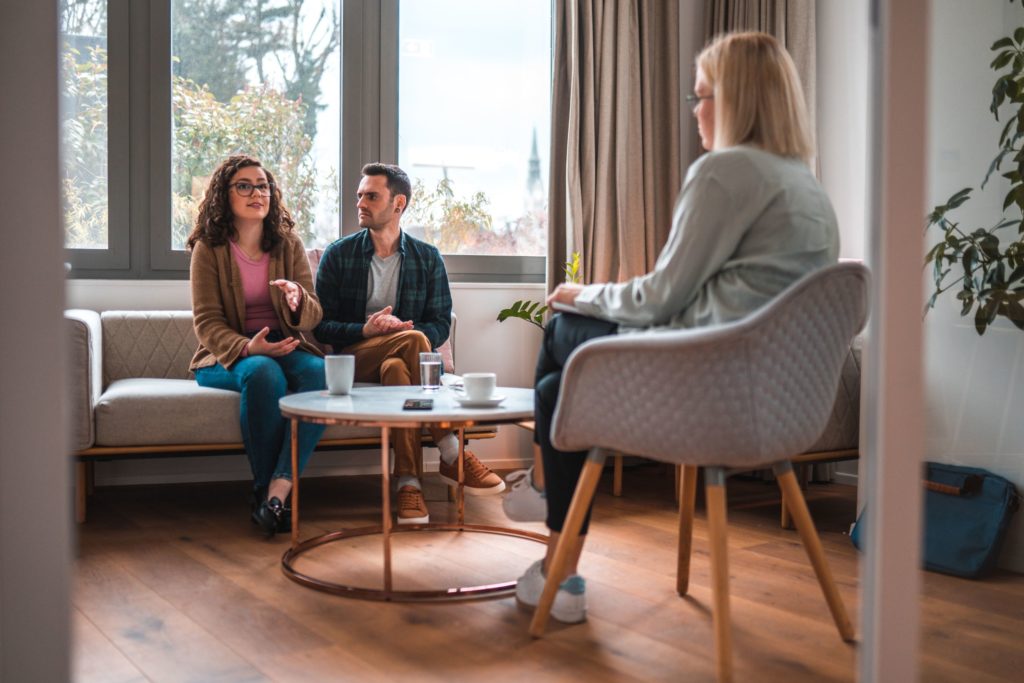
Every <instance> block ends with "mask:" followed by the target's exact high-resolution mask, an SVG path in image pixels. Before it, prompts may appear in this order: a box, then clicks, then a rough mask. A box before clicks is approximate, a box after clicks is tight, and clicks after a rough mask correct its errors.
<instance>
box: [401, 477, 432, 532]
mask: <svg viewBox="0 0 1024 683" xmlns="http://www.w3.org/2000/svg"><path fill="white" fill-rule="evenodd" d="M429 521H430V511H429V510H427V502H426V501H425V500H423V492H422V491H420V490H419V489H418V488H416V487H415V486H403V487H402V488H400V489H398V523H399V524H426V523H427V522H429Z"/></svg>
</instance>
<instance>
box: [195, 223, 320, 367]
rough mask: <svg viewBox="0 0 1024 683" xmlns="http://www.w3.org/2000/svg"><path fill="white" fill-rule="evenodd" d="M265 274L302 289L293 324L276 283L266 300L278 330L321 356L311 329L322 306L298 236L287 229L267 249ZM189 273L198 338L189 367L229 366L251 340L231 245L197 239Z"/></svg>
mask: <svg viewBox="0 0 1024 683" xmlns="http://www.w3.org/2000/svg"><path fill="white" fill-rule="evenodd" d="M268 275H269V278H268V279H269V280H277V279H285V280H291V281H292V282H295V283H297V284H298V285H299V286H300V287H302V303H301V304H299V310H298V312H297V313H298V316H299V321H298V323H297V324H293V322H292V312H291V311H290V310H289V309H288V305H287V304H286V303H285V302H284V294H283V293H282V292H281V291H280V290H279V289H278V288H277V287H271V288H270V299H271V302H272V303H273V305H274V311H275V312H276V313H277V321H278V323H279V324H280V329H281V332H282V333H283V334H284V335H285V336H291V337H296V338H298V339H299V340H300V343H299V348H300V349H302V350H303V351H308V352H309V353H312V354H316V355H317V356H322V355H324V354H323V352H322V351H321V350H320V349H319V348H318V347H317V346H316V344H315V343H314V342H313V335H312V332H311V331H312V329H313V328H314V327H316V326H317V323H319V322H320V318H322V317H323V309H321V308H320V300H319V299H317V298H316V293H315V292H314V289H313V277H312V274H311V273H310V270H309V261H308V260H307V259H306V250H305V248H303V246H302V240H301V239H299V237H298V235H295V234H294V233H289V235H288V237H287V238H285V240H284V241H283V242H282V243H281V244H280V245H278V247H277V248H276V249H275V250H274V251H273V252H271V254H270V268H269V273H268ZM189 276H190V279H191V284H192V319H193V325H194V326H195V330H196V337H198V338H199V348H198V349H196V354H195V355H194V356H193V357H192V362H191V363H190V364H189V370H196V369H197V368H204V367H208V366H211V365H214V364H216V363H220V364H221V365H223V366H224V367H226V368H230V367H231V365H232V364H233V363H234V362H235V361H236V360H238V358H239V357H240V356H241V355H242V350H243V349H244V348H245V345H246V344H247V343H249V337H246V336H245V335H244V334H243V332H244V325H245V297H244V294H243V292H242V278H241V275H240V274H239V272H238V266H237V265H236V264H235V259H234V258H233V257H232V255H231V247H230V246H229V245H227V244H223V245H221V246H219V247H211V246H209V245H207V244H206V243H205V242H197V243H196V246H195V248H194V249H193V250H192V262H191V265H190V267H189ZM268 286H269V285H268Z"/></svg>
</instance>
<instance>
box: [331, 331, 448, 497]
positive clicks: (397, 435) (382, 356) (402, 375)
mask: <svg viewBox="0 0 1024 683" xmlns="http://www.w3.org/2000/svg"><path fill="white" fill-rule="evenodd" d="M430 350H431V349H430V341H428V340H427V337H426V335H424V334H423V333H422V332H420V331H418V330H404V331H402V332H393V333H391V334H384V335H381V336H379V337H369V338H368V339H363V340H362V341H359V342H356V343H355V344H351V345H349V346H346V347H345V348H343V349H341V350H340V351H338V352H337V353H344V354H352V355H353V356H355V357H356V372H355V381H356V382H377V383H379V384H383V385H385V386H411V385H414V384H419V383H420V353H421V352H425V351H430ZM430 432H431V436H433V437H434V441H435V443H436V442H437V441H438V440H439V439H441V438H443V437H445V436H446V435H447V434H448V431H447V430H444V429H431V430H430ZM391 444H392V448H394V451H395V466H394V473H393V474H394V476H395V477H400V476H403V475H412V476H415V477H420V478H422V476H423V446H422V444H421V443H420V430H418V429H393V430H391Z"/></svg>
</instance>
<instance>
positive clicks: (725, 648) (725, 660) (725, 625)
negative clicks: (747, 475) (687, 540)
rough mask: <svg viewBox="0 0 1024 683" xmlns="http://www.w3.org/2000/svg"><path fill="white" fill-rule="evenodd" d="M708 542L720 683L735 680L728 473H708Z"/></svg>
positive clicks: (711, 469)
mask: <svg viewBox="0 0 1024 683" xmlns="http://www.w3.org/2000/svg"><path fill="white" fill-rule="evenodd" d="M704 486H705V491H706V495H707V500H706V505H707V510H708V540H709V542H710V545H711V599H712V610H711V621H712V624H713V626H714V630H715V671H716V672H717V674H718V680H719V683H727V682H728V681H731V680H732V635H731V633H730V620H729V557H728V545H727V543H726V535H725V525H726V517H725V470H724V469H722V468H721V467H709V468H706V469H705V470H704Z"/></svg>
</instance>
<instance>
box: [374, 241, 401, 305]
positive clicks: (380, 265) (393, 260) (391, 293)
mask: <svg viewBox="0 0 1024 683" xmlns="http://www.w3.org/2000/svg"><path fill="white" fill-rule="evenodd" d="M401 265H402V254H401V252H397V251H396V252H395V253H394V254H392V255H391V256H388V257H387V258H381V257H380V256H377V255H376V254H374V255H373V258H372V259H370V272H369V273H368V274H367V276H366V278H367V282H366V291H367V292H369V295H368V296H367V297H366V317H367V318H369V317H370V315H371V314H373V313H376V312H377V311H379V310H381V309H382V308H384V307H385V306H394V305H395V302H396V301H397V298H398V273H399V270H400V269H401V268H400V267H401Z"/></svg>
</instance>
